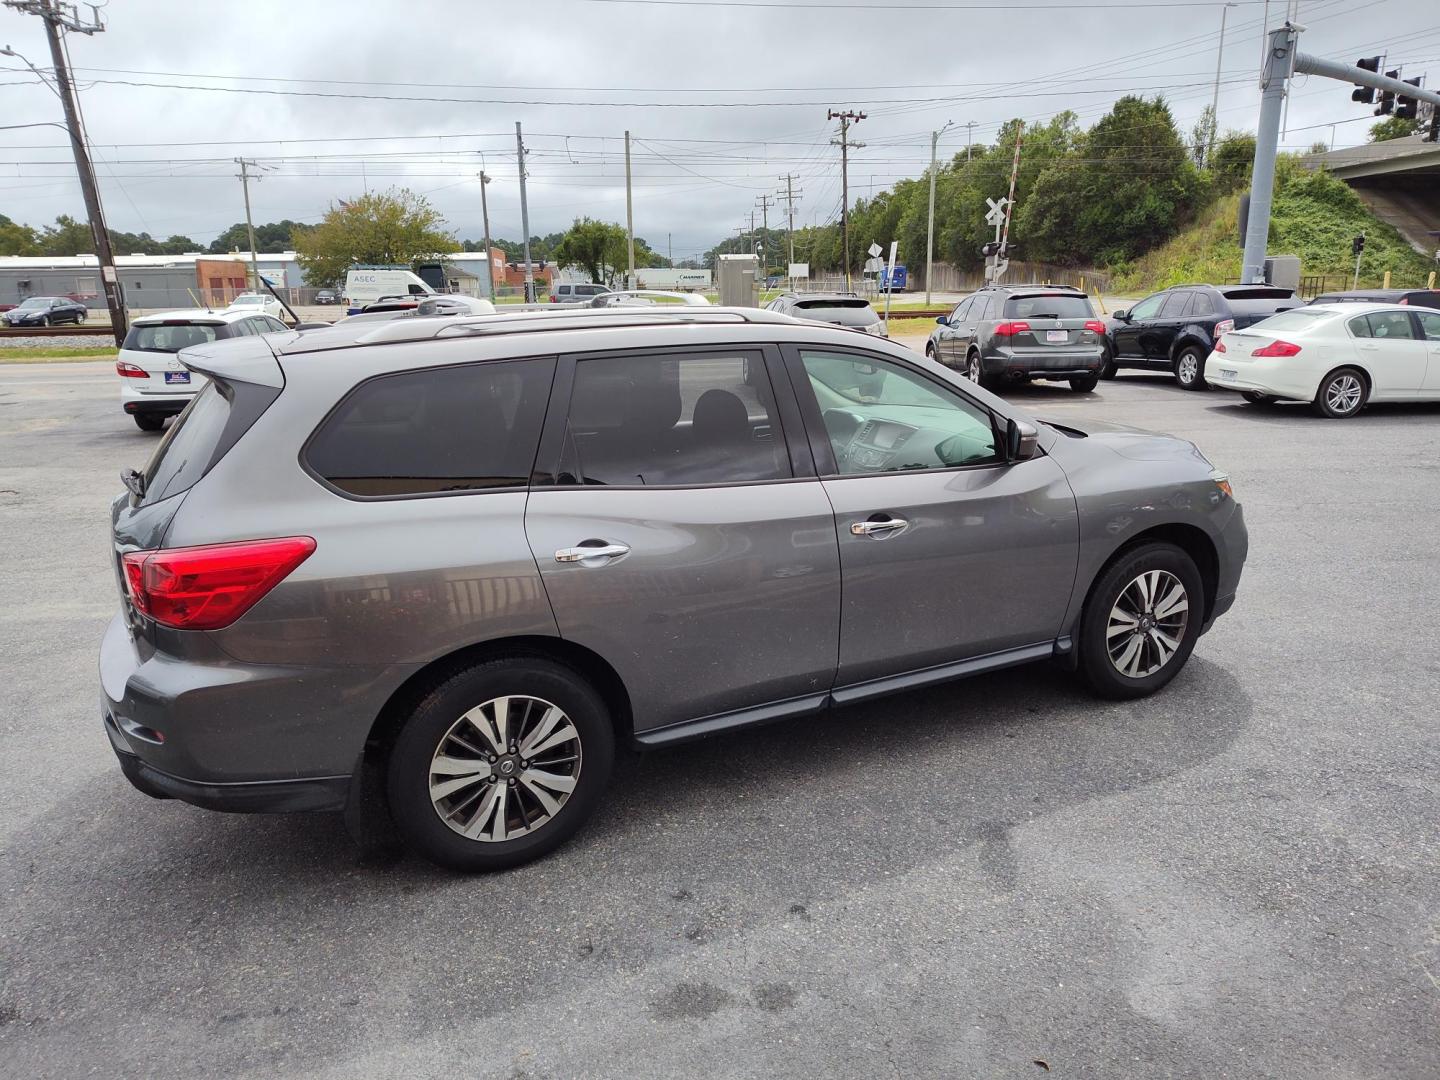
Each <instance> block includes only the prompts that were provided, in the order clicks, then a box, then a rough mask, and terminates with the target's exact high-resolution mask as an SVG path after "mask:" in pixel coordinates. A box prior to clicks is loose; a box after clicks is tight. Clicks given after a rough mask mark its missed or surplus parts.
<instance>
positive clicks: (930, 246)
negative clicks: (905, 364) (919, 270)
mask: <svg viewBox="0 0 1440 1080" xmlns="http://www.w3.org/2000/svg"><path fill="white" fill-rule="evenodd" d="M954 126H955V121H953V120H947V121H945V126H944V127H942V128H941V129H940V130H939V131H932V132H931V133H930V212H929V214H928V215H926V218H925V306H926V307H929V306H930V280H931V275H932V274H933V273H934V270H935V147H936V146H937V145H938V144H939V142H940V136H941V135H944V134H945V132H947V131H949V130H950V129H951V128H952V127H954Z"/></svg>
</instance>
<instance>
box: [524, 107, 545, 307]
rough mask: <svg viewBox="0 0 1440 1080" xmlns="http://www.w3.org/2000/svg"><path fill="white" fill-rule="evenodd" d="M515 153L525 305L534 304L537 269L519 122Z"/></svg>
mask: <svg viewBox="0 0 1440 1080" xmlns="http://www.w3.org/2000/svg"><path fill="white" fill-rule="evenodd" d="M515 151H516V154H517V155H518V157H519V163H520V230H521V231H522V232H523V233H524V234H525V236H524V241H525V303H527V304H533V303H534V302H535V268H534V267H532V266H531V265H530V207H529V204H528V203H526V201H525V137H524V136H523V135H521V134H520V121H519V120H516V121H515ZM551 280H552V281H553V280H554V278H553V277H552V278H551Z"/></svg>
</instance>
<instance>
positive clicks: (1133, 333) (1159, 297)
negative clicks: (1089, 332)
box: [1115, 293, 1167, 360]
mask: <svg viewBox="0 0 1440 1080" xmlns="http://www.w3.org/2000/svg"><path fill="white" fill-rule="evenodd" d="M1166 295H1167V294H1166V293H1156V294H1155V295H1154V296H1147V297H1146V298H1145V299H1144V300H1141V301H1140V302H1139V303H1138V304H1136V305H1135V306H1134V307H1133V308H1131V309H1130V311H1129V314H1128V315H1127V317H1126V318H1125V319H1124V320H1123V321H1117V323H1116V326H1115V355H1116V356H1117V357H1118V358H1120V359H1123V360H1143V359H1144V358H1145V355H1146V354H1145V348H1144V346H1143V344H1142V336H1143V335H1144V334H1145V333H1146V331H1147V330H1148V329H1149V328H1150V324H1151V323H1153V322H1154V321H1155V319H1156V317H1157V316H1159V314H1160V305H1161V304H1163V303H1165V297H1166Z"/></svg>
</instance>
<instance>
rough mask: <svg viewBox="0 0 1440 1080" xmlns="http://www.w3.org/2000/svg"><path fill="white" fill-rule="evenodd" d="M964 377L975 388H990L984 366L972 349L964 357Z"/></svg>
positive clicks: (978, 355)
mask: <svg viewBox="0 0 1440 1080" xmlns="http://www.w3.org/2000/svg"><path fill="white" fill-rule="evenodd" d="M965 377H966V378H967V379H969V380H970V381H971V382H973V383H974V384H975V385H976V386H983V387H985V388H986V389H989V388H990V380H989V379H988V378H986V376H985V364H984V362H983V361H982V360H981V359H980V354H979V353H978V352H976V351H975V350H974V349H971V350H970V353H969V355H967V356H966V357H965Z"/></svg>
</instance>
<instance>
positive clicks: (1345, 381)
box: [1325, 373, 1365, 416]
mask: <svg viewBox="0 0 1440 1080" xmlns="http://www.w3.org/2000/svg"><path fill="white" fill-rule="evenodd" d="M1364 393H1365V387H1364V386H1363V385H1362V384H1361V382H1360V380H1359V379H1358V378H1357V377H1356V376H1354V375H1351V374H1348V373H1346V374H1343V375H1338V376H1336V377H1335V378H1334V379H1331V380H1330V384H1329V385H1328V386H1326V387H1325V404H1326V405H1328V406H1329V407H1330V411H1331V412H1333V413H1334V414H1335V415H1336V416H1349V415H1350V414H1351V413H1352V412H1354V411H1355V410H1356V409H1358V408H1359V407H1360V399H1361V397H1362V396H1364Z"/></svg>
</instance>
